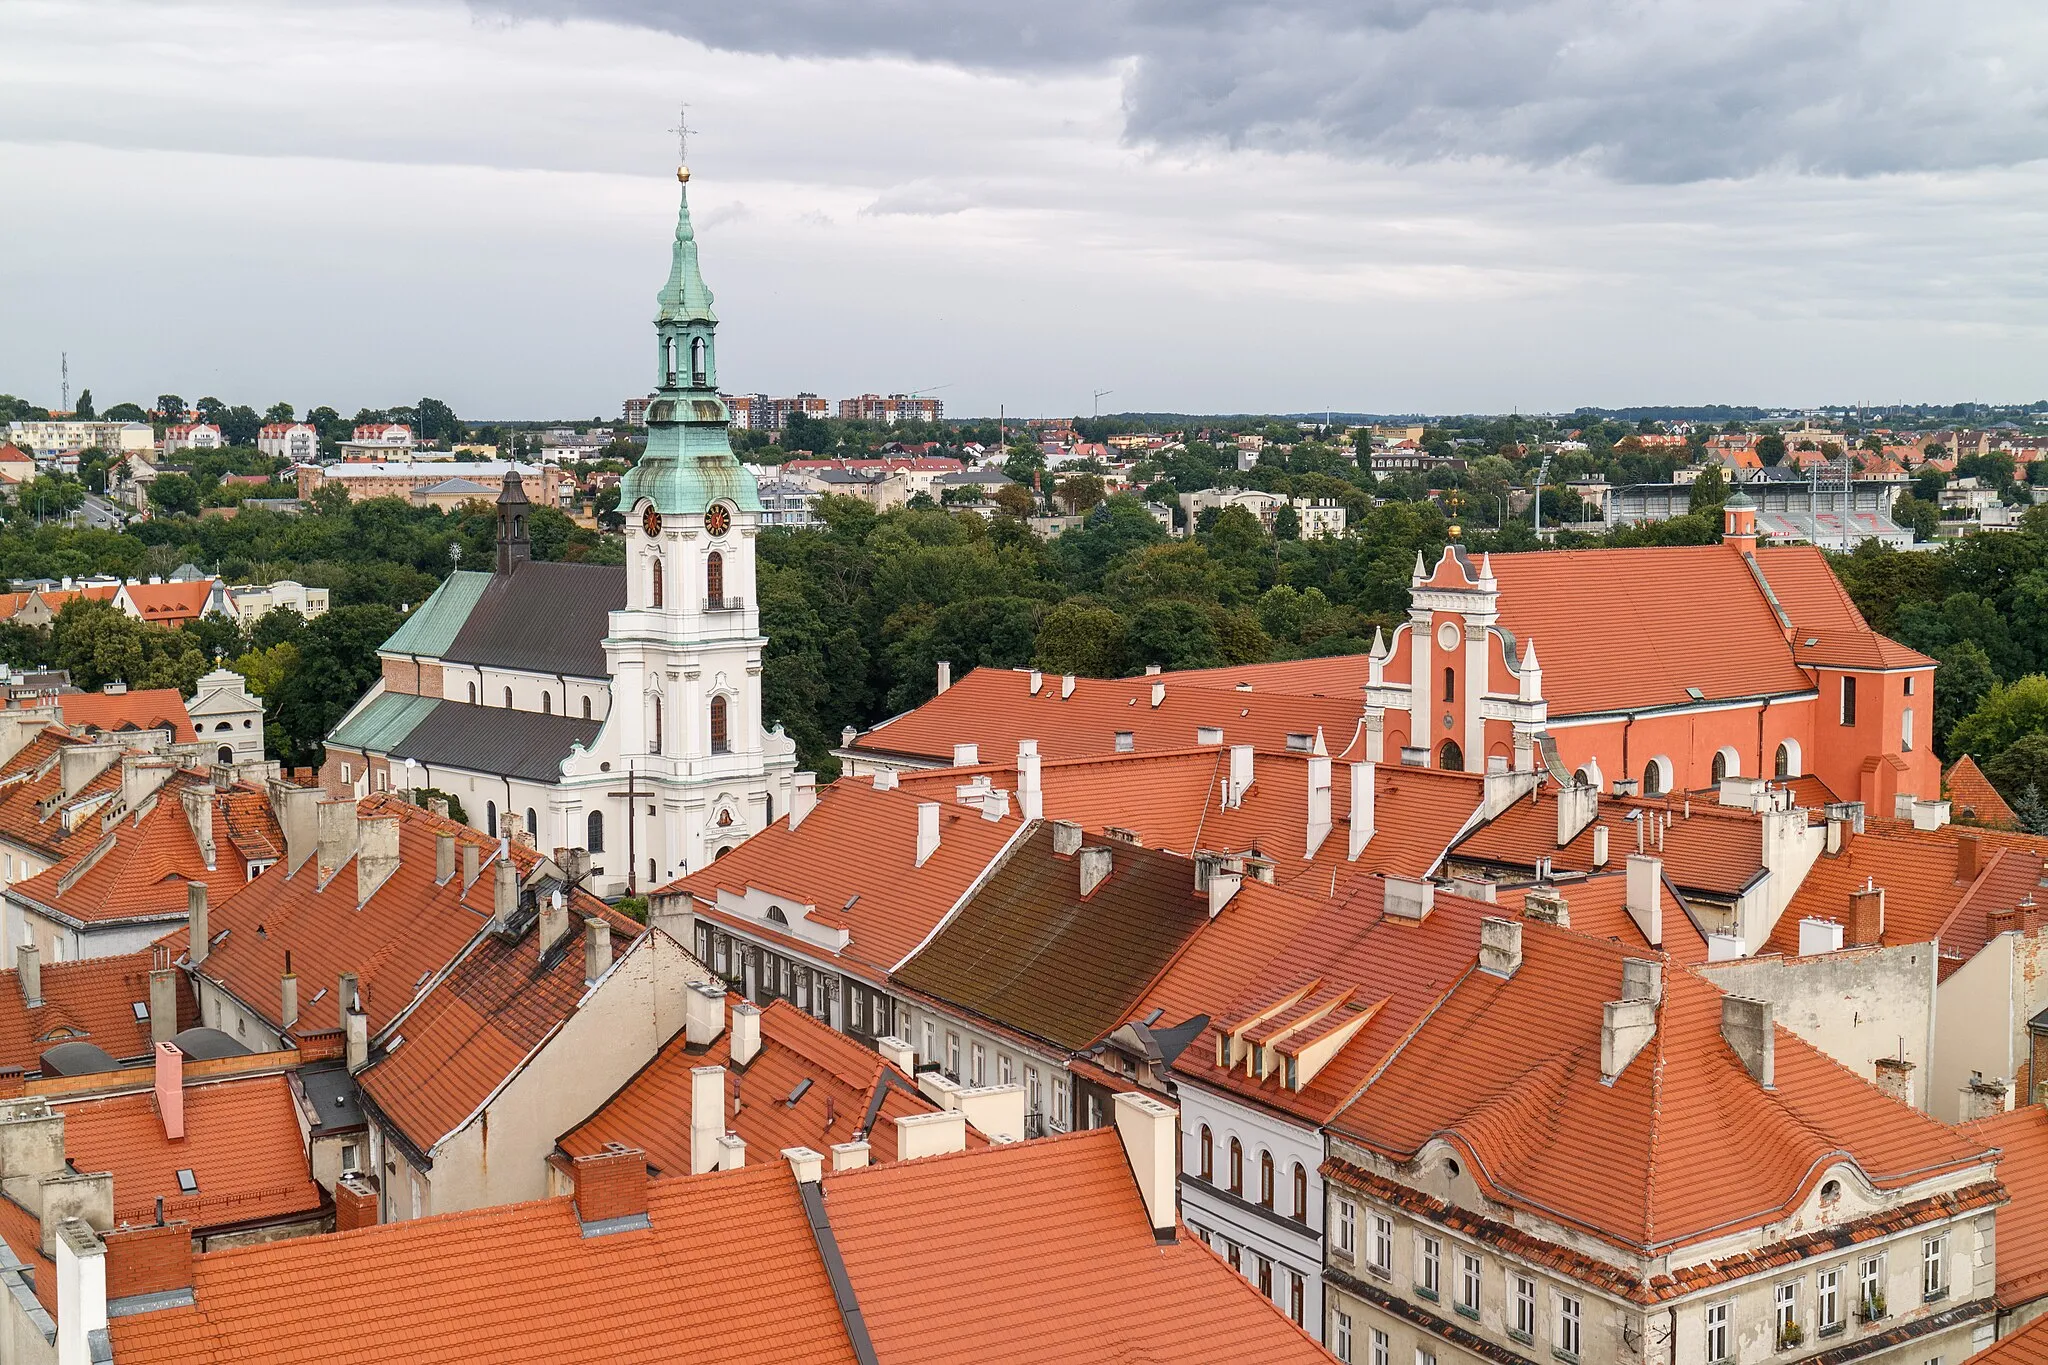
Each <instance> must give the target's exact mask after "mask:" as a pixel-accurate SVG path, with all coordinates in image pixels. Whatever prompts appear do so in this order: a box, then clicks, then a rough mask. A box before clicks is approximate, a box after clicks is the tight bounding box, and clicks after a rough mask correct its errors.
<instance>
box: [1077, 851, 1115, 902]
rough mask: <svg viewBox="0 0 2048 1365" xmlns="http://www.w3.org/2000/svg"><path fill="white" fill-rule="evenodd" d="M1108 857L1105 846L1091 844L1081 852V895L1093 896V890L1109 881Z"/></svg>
mask: <svg viewBox="0 0 2048 1365" xmlns="http://www.w3.org/2000/svg"><path fill="white" fill-rule="evenodd" d="M1109 865H1110V855H1109V847H1108V845H1106V844H1092V845H1090V846H1089V847H1087V848H1084V849H1082V850H1081V894H1082V895H1083V896H1088V895H1092V894H1094V891H1095V888H1096V887H1098V886H1100V885H1102V884H1103V883H1104V882H1106V881H1108V880H1109Z"/></svg>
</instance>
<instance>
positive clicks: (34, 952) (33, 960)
mask: <svg viewBox="0 0 2048 1365" xmlns="http://www.w3.org/2000/svg"><path fill="white" fill-rule="evenodd" d="M14 974H15V975H16V976H17V977H19V978H20V979H21V1003H22V1004H23V1005H24V1006H26V1007H27V1008H29V1009H40V1008H41V1007H42V1003H43V950H42V949H41V948H38V947H36V945H35V944H33V943H24V944H22V945H21V946H20V947H19V948H16V949H15V950H14Z"/></svg>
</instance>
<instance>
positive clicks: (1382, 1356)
mask: <svg viewBox="0 0 2048 1365" xmlns="http://www.w3.org/2000/svg"><path fill="white" fill-rule="evenodd" d="M1393 1362H1394V1342H1393V1339H1392V1338H1391V1337H1389V1336H1388V1335H1387V1334H1386V1333H1385V1332H1382V1331H1381V1330H1380V1329H1379V1328H1377V1327H1375V1328H1373V1329H1372V1365H1393Z"/></svg>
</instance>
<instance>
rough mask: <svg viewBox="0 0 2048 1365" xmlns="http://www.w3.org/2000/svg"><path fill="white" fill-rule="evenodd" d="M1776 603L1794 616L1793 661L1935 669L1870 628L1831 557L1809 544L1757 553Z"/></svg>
mask: <svg viewBox="0 0 2048 1365" xmlns="http://www.w3.org/2000/svg"><path fill="white" fill-rule="evenodd" d="M1756 562H1757V566H1758V567H1759V568H1761V569H1762V570H1763V573H1764V578H1765V579H1766V580H1767V581H1768V582H1769V583H1770V585H1771V591H1772V592H1773V593H1775V594H1776V595H1777V598H1778V604H1779V605H1780V606H1782V607H1783V608H1784V609H1785V614H1786V615H1787V616H1789V617H1791V618H1792V652H1793V657H1794V658H1796V659H1797V660H1798V661H1799V662H1800V663H1802V664H1809V665H1821V664H1824V665H1833V666H1836V667H1842V668H1932V667H1934V660H1932V659H1930V658H1928V657H1927V656H1926V655H1925V654H1922V653H1920V652H1918V651H1917V650H1911V649H1908V648H1906V647H1905V646H1904V645H1902V644H1900V643H1899V642H1898V641H1896V640H1892V639H1888V638H1887V637H1885V636H1883V635H1879V634H1878V633H1877V632H1876V631H1874V630H1872V629H1871V628H1870V626H1869V624H1868V623H1867V622H1866V621H1864V619H1863V613H1862V612H1860V611H1858V610H1857V608H1856V603H1855V601H1854V599H1852V598H1851V597H1850V596H1849V591H1848V589H1846V588H1844V587H1843V586H1842V580H1841V579H1839V578H1837V577H1836V576H1835V571H1834V569H1833V567H1832V566H1830V565H1829V563H1828V560H1827V556H1826V555H1824V554H1822V553H1821V552H1820V550H1818V549H1816V548H1815V547H1814V546H1811V545H1778V546H1765V547H1763V548H1762V549H1759V550H1758V551H1757V552H1756Z"/></svg>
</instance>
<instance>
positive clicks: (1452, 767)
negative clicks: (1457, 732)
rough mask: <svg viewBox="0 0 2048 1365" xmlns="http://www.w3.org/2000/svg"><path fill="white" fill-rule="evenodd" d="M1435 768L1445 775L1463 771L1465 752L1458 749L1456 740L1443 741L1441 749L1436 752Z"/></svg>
mask: <svg viewBox="0 0 2048 1365" xmlns="http://www.w3.org/2000/svg"><path fill="white" fill-rule="evenodd" d="M1436 766H1437V767H1439V768H1442V769H1443V770H1444V771H1445V772H1447V773H1461V772H1464V771H1465V751H1464V750H1463V749H1460V748H1459V747H1458V744H1457V741H1456V740H1450V739H1447V740H1445V741H1444V742H1443V747H1442V748H1440V749H1438V750H1437V751H1436Z"/></svg>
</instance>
